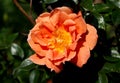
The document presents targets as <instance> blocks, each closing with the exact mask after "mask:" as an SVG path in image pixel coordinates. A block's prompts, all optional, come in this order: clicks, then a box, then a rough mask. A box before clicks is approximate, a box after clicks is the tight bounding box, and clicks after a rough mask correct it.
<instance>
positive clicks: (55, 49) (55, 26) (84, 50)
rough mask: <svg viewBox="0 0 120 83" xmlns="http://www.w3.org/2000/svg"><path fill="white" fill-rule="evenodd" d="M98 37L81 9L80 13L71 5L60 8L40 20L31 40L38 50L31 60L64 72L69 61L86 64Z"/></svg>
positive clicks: (37, 21)
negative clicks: (87, 22)
mask: <svg viewBox="0 0 120 83" xmlns="http://www.w3.org/2000/svg"><path fill="white" fill-rule="evenodd" d="M97 38H98V36H97V31H96V29H95V28H94V27H93V26H91V25H89V24H86V23H85V21H84V19H83V17H82V14H81V12H79V13H78V14H76V13H73V12H72V11H71V9H70V8H68V7H58V8H56V9H54V10H53V11H51V12H50V13H48V12H45V13H42V14H41V15H40V16H39V17H38V18H37V19H36V25H35V26H34V27H33V29H32V30H30V33H29V35H28V39H27V41H28V43H29V45H30V46H31V48H32V49H33V50H34V51H35V54H33V55H32V56H30V57H29V59H30V60H31V61H32V62H34V63H36V64H39V65H46V66H47V67H48V68H50V69H51V70H54V71H55V72H60V70H61V68H62V64H63V63H65V61H71V62H72V63H74V64H76V65H77V66H79V67H82V66H83V65H84V64H85V63H86V62H87V60H88V58H89V57H90V50H92V49H93V48H94V46H95V45H96V42H97Z"/></svg>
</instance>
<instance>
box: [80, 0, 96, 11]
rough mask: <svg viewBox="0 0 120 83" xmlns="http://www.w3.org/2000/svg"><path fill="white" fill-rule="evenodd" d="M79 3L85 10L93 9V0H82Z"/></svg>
mask: <svg viewBox="0 0 120 83" xmlns="http://www.w3.org/2000/svg"><path fill="white" fill-rule="evenodd" d="M80 4H81V6H82V7H84V9H85V10H89V11H93V10H94V4H93V0H82V1H81V3H80Z"/></svg>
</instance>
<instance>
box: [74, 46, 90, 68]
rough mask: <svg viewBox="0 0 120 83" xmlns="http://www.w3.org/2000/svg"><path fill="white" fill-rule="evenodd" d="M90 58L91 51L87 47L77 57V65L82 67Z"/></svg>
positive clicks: (80, 50) (81, 49)
mask: <svg viewBox="0 0 120 83" xmlns="http://www.w3.org/2000/svg"><path fill="white" fill-rule="evenodd" d="M89 57H90V50H89V49H88V48H87V47H81V48H80V49H79V52H78V55H77V62H76V65H77V66H78V67H82V66H83V65H84V64H85V63H86V62H87V60H88V59H89Z"/></svg>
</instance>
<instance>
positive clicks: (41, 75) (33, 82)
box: [29, 68, 49, 83]
mask: <svg viewBox="0 0 120 83" xmlns="http://www.w3.org/2000/svg"><path fill="white" fill-rule="evenodd" d="M48 78H49V76H48V74H47V72H46V71H45V69H42V68H41V69H39V70H37V69H36V70H33V71H32V72H31V73H30V76H29V81H30V83H38V82H40V83H46V81H47V79H48Z"/></svg>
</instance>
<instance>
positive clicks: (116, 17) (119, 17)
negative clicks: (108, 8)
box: [112, 10, 120, 26]
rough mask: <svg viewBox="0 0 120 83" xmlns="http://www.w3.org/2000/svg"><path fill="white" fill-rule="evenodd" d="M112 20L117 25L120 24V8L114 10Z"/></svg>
mask: <svg viewBox="0 0 120 83" xmlns="http://www.w3.org/2000/svg"><path fill="white" fill-rule="evenodd" d="M112 22H113V24H114V25H115V26H117V25H119V24H120V10H116V11H113V12H112Z"/></svg>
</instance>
